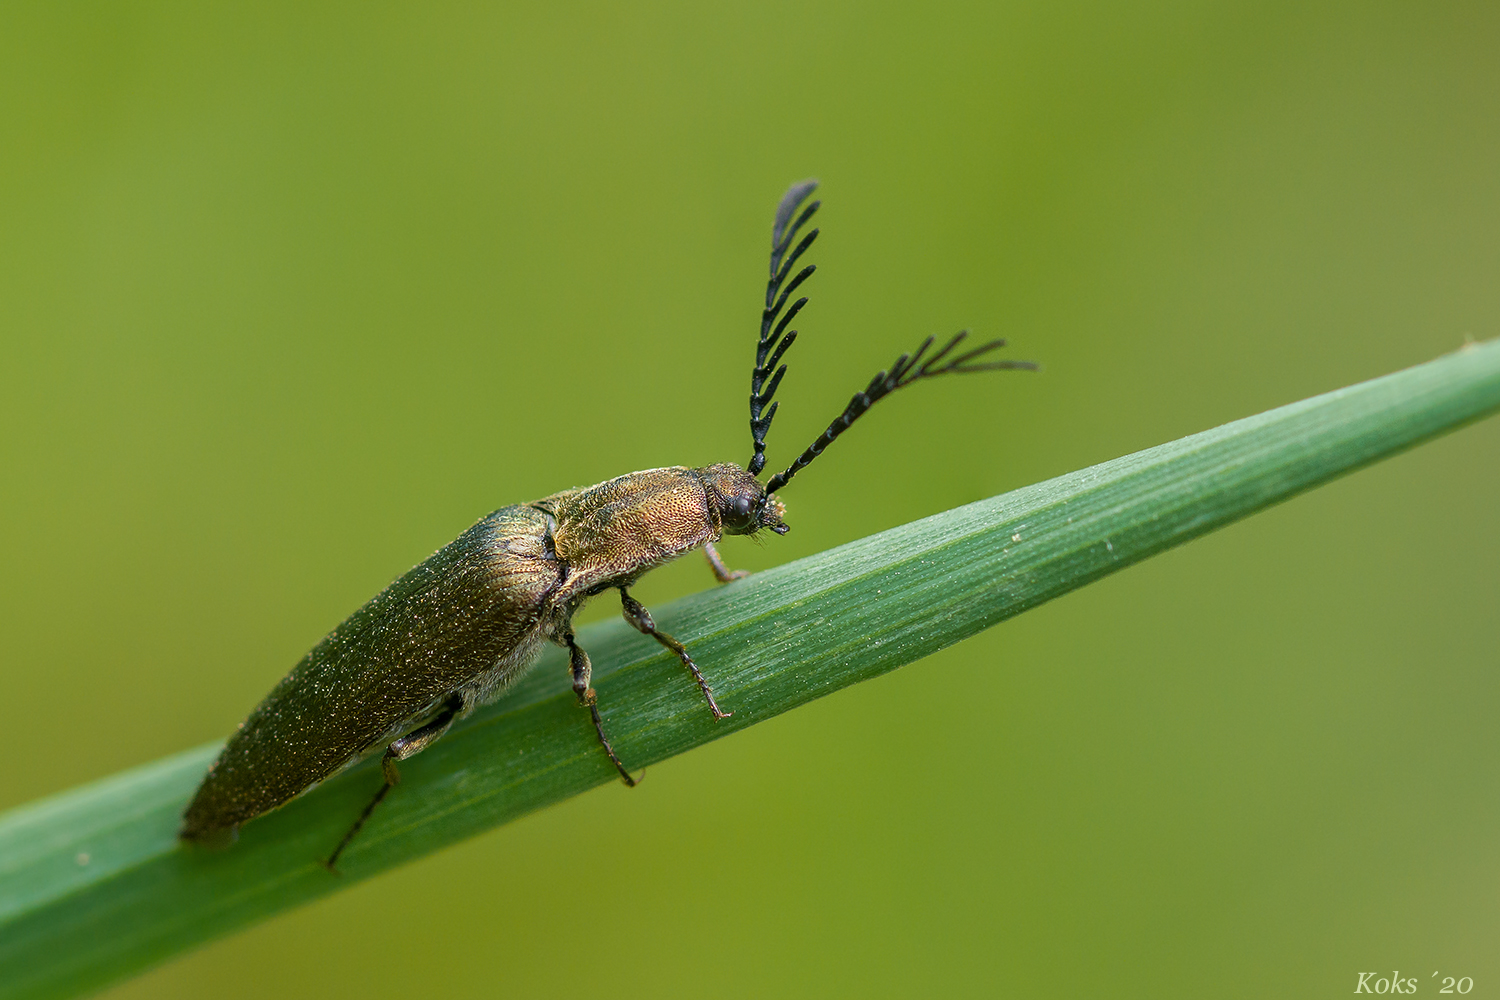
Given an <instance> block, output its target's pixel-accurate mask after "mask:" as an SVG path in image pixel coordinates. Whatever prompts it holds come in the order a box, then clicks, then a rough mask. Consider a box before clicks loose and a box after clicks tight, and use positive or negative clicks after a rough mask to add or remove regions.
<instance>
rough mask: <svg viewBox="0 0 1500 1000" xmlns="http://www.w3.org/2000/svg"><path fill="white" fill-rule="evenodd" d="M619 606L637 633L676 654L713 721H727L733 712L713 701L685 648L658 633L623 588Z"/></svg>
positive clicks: (649, 613) (649, 619)
mask: <svg viewBox="0 0 1500 1000" xmlns="http://www.w3.org/2000/svg"><path fill="white" fill-rule="evenodd" d="M620 605H621V609H622V610H621V613H622V614H623V615H624V616H625V620H626V621H628V622H629V623H630V624H631V626H632V627H633V628H634V629H635V630H636V631H637V632H641V633H643V634H645V635H649V636H650V637H651V638H653V639H655V640H656V641H657V642H659V643H661V644H662V645H663V646H665V647H667V648H668V649H670V650H671V651H672V652H674V653H676V654H677V658H678V659H679V660H681V661H682V665H683V666H685V667H687V668H688V672H689V673H691V674H692V675H693V680H695V681H697V682H698V688H699V690H701V691H702V692H703V697H704V698H707V699H708V707H709V709H710V710H711V711H712V712H713V713H714V720H715V721H718V720H719V719H727V718H729V717H730V716H731V715H733V714H734V713H733V712H726V711H724V710H723V709H722V708H720V707H719V703H718V702H716V701H714V690H713V688H711V687H709V686H708V681H707V680H705V679H704V677H703V671H701V670H699V669H698V664H696V663H694V662H693V658H692V657H691V656H690V655H688V651H687V647H686V646H684V645H683V644H682V643H680V642H678V641H677V640H676V639H674V638H672V637H671V636H670V635H667V633H665V632H662V631H659V630H658V629H657V627H656V622H655V621H653V620H652V618H651V612H649V611H647V610H646V609H645V607H644V606H642V604H641V602H640V601H637V600H636V599H635V598H634V597H631V596H630V594H629V593H627V592H626V590H625V588H624V587H621V588H620Z"/></svg>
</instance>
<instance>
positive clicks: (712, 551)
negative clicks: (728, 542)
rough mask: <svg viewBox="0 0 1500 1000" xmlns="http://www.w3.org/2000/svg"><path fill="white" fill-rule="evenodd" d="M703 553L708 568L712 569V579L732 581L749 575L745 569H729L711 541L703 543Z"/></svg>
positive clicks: (724, 581)
mask: <svg viewBox="0 0 1500 1000" xmlns="http://www.w3.org/2000/svg"><path fill="white" fill-rule="evenodd" d="M703 555H704V558H706V559H707V560H708V568H709V569H711V570H713V571H714V579H715V580H718V581H719V582H720V583H733V582H734V581H735V580H743V579H744V578H745V577H747V576H749V575H750V571H749V570H747V569H730V568H729V567H728V566H726V565H724V557H723V556H721V555H719V550H718V549H716V548H714V543H713V542H704V543H703Z"/></svg>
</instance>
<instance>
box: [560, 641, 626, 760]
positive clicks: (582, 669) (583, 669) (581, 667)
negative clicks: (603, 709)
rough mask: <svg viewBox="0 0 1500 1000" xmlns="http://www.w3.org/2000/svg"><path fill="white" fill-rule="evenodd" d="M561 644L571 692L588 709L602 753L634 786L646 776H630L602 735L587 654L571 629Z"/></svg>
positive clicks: (602, 721) (596, 697)
mask: <svg viewBox="0 0 1500 1000" xmlns="http://www.w3.org/2000/svg"><path fill="white" fill-rule="evenodd" d="M562 641H563V645H565V646H567V647H568V664H569V668H570V669H571V670H572V672H573V693H574V694H576V695H578V703H579V704H580V705H583V706H585V707H586V708H587V709H588V710H589V715H590V716H591V717H592V718H593V720H594V732H595V733H597V734H598V735H599V745H600V746H601V747H603V748H604V753H605V754H606V755H607V756H608V757H609V761H610V763H611V764H613V765H614V766H615V770H616V771H619V772H620V780H621V781H623V782H625V784H626V785H627V786H628V787H630V788H634V787H635V786H636V782H638V781H640V780H641V778H644V777H645V776H646V772H644V771H642V772H641V778H636V777H632V776H631V774H630V769H629V768H627V767H626V766H625V763H624V761H622V760H620V755H619V754H617V753H615V748H614V745H613V744H612V743H610V742H609V737H608V736H605V735H604V719H603V718H602V717H600V715H599V695H598V694H597V693H595V691H594V689H593V688H592V687H590V686H589V679H590V678H591V677H592V676H593V674H594V667H593V664H591V663H590V662H589V654H587V653H585V652H584V651H583V650H582V648H580V647H579V645H578V643H576V642H574V641H573V633H572V631H571V630H569V631H568V632H567V634H565V635H564V636H562Z"/></svg>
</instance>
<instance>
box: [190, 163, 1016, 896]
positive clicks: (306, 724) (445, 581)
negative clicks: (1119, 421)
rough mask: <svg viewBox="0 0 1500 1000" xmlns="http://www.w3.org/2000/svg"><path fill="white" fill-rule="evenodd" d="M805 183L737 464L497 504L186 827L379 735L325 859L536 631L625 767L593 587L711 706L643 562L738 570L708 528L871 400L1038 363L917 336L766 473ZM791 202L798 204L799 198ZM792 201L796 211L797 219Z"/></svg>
mask: <svg viewBox="0 0 1500 1000" xmlns="http://www.w3.org/2000/svg"><path fill="white" fill-rule="evenodd" d="M816 187H817V183H816V182H815V181H804V182H802V183H800V184H795V185H793V186H792V187H791V189H790V190H789V191H787V193H786V195H785V196H784V197H783V198H782V200H781V203H780V205H779V206H778V207H777V210H776V219H775V223H774V225H773V226H772V230H771V268H770V278H769V280H768V282H767V285H766V299H765V306H764V308H763V311H762V313H761V326H760V340H759V343H758V344H757V346H756V354H755V368H754V369H753V370H752V372H751V377H750V432H751V440H752V444H753V449H754V450H753V453H752V455H751V459H750V462H749V464H748V466H746V467H743V468H742V467H740V466H738V465H735V464H732V463H724V464H721V465H710V466H705V467H703V468H699V469H690V468H687V467H685V466H673V467H670V468H664V469H647V470H646V471H644V472H632V473H630V474H628V475H624V476H620V477H619V478H617V479H611V480H609V481H608V482H604V483H600V484H599V485H597V486H589V487H586V488H580V489H572V490H565V491H563V492H561V493H554V494H553V495H552V496H549V497H544V498H543V499H541V500H537V501H535V502H533V503H528V504H521V505H519V506H514V507H501V508H500V509H499V510H497V511H495V512H494V513H492V514H489V515H487V516H486V517H483V518H481V519H480V520H479V521H478V522H477V523H476V524H474V526H473V527H471V528H469V530H467V531H465V532H464V533H463V534H462V535H459V536H458V538H456V539H455V540H454V541H452V542H450V543H449V544H447V545H445V546H443V547H442V548H441V549H439V550H438V551H437V552H435V553H433V554H432V555H431V556H430V557H428V558H427V559H426V560H424V561H423V562H421V563H419V564H418V565H417V566H415V567H413V568H412V569H411V570H410V571H408V572H407V573H405V574H404V575H403V576H401V577H400V578H399V579H397V580H396V581H395V582H394V583H392V584H391V585H390V586H389V587H387V588H385V590H383V591H381V592H380V593H379V594H377V595H376V596H375V597H374V598H373V599H372V600H371V601H370V602H369V603H368V604H366V605H365V606H364V607H362V608H360V609H359V610H358V611H356V612H355V613H354V614H353V615H351V616H350V617H349V618H348V620H346V621H345V622H344V623H343V624H341V625H340V626H339V627H338V628H336V629H334V630H333V631H332V632H330V633H329V634H328V636H327V637H326V638H324V639H323V641H322V642H320V643H318V644H317V645H316V646H315V647H313V649H312V651H311V652H309V653H308V654H307V655H306V656H305V657H303V658H302V661H301V662H300V663H298V664H297V666H296V667H295V668H294V669H293V670H292V672H291V673H289V674H287V676H286V677H285V678H283V679H282V681H281V682H280V683H279V684H277V685H276V687H275V688H274V689H273V690H272V691H271V693H270V694H269V695H267V696H266V699H265V700H264V701H263V702H261V703H260V705H258V706H257V707H256V709H255V711H253V712H251V713H250V717H249V718H248V719H246V720H245V721H244V722H243V723H242V724H241V725H240V726H239V728H238V729H236V730H235V732H234V734H233V735H231V736H230V738H229V741H228V743H227V744H226V745H225V747H224V750H223V752H222V753H220V754H219V757H218V759H217V760H215V761H214V763H213V765H212V766H210V767H209V770H208V774H207V775H206V776H205V777H204V779H203V784H202V785H200V786H199V788H198V793H197V795H196V796H194V798H193V801H192V803H191V804H190V805H189V806H188V808H187V812H186V813H185V814H184V816H183V824H182V830H181V834H180V835H181V836H182V838H183V839H185V840H191V841H202V842H221V841H228V840H232V839H233V838H234V836H235V834H236V831H237V830H238V828H239V826H240V824H242V823H245V822H247V821H249V820H252V819H254V818H255V817H257V816H259V815H261V814H263V813H266V812H269V811H271V810H272V809H275V808H277V807H278V806H280V805H283V804H285V803H286V802H288V801H289V800H291V799H293V798H295V797H296V796H298V795H300V794H302V793H303V792H304V791H306V790H307V789H309V788H310V787H312V786H313V785H315V784H317V783H318V782H320V781H322V780H323V779H325V778H327V777H329V776H330V775H332V774H334V773H336V772H338V771H340V770H341V769H343V768H344V767H346V766H348V765H349V764H351V763H353V762H354V761H356V760H359V759H360V758H361V757H363V756H365V755H366V754H368V753H371V752H374V751H376V750H379V749H380V748H381V747H384V748H385V754H384V756H383V758H382V760H381V766H382V771H383V774H384V778H385V783H384V784H383V785H382V786H381V788H380V791H379V792H377V793H376V794H375V797H374V798H373V799H372V800H371V801H370V804H369V805H368V806H366V807H365V810H364V812H363V814H362V815H360V816H359V817H358V818H357V819H355V820H354V822H353V825H352V826H351V827H350V829H349V832H348V833H347V834H345V836H344V838H343V840H342V841H341V842H340V843H339V844H338V845H337V846H336V847H335V848H334V850H333V853H332V854H331V855H330V857H329V858H328V860H327V862H326V864H327V865H328V866H329V867H330V868H332V867H333V866H334V864H335V862H336V861H337V860H338V857H339V855H340V854H341V853H342V852H343V850H344V848H345V847H347V846H348V844H349V843H350V841H351V840H353V838H354V836H355V834H356V833H358V831H359V829H360V827H361V826H362V825H363V824H364V822H365V821H366V820H367V819H368V818H369V816H370V814H371V812H372V811H373V810H374V809H375V807H376V806H377V805H378V804H379V803H380V801H381V799H383V798H384V797H385V795H386V794H387V793H388V792H389V791H390V790H391V788H392V787H393V786H394V785H395V784H396V783H397V782H398V781H399V780H400V774H399V772H398V771H397V769H396V762H397V761H400V760H404V759H406V758H407V757H410V756H412V755H413V754H416V753H419V752H421V751H422V750H424V749H426V748H427V747H428V746H430V745H431V744H432V743H433V742H434V741H435V740H437V739H438V738H439V737H441V736H442V735H443V733H444V732H446V731H447V729H448V727H449V726H451V725H452V724H453V722H454V720H456V719H459V718H462V717H463V716H465V715H467V714H468V713H469V712H471V711H473V710H474V708H475V707H476V706H478V705H482V704H484V703H485V702H488V701H492V700H494V699H495V698H497V697H499V696H500V695H501V694H502V693H503V692H504V691H505V689H506V687H507V686H508V685H510V684H511V682H513V681H514V680H515V679H516V678H517V677H519V676H520V675H521V674H522V673H524V672H525V671H526V669H527V668H528V667H529V666H530V665H531V664H532V662H533V661H534V660H535V659H536V656H537V652H538V650H539V649H540V648H541V645H542V643H543V642H553V643H556V644H557V645H559V646H563V647H565V648H566V649H567V650H568V651H569V655H570V661H569V662H570V670H571V672H572V677H573V690H574V692H575V693H576V694H577V696H578V699H579V702H580V703H581V704H582V705H583V706H585V707H586V708H588V710H589V713H590V716H591V718H592V721H593V725H594V731H595V734H596V736H597V737H598V740H599V744H600V747H601V748H602V749H603V751H604V753H605V754H606V755H607V756H608V757H609V759H610V761H612V762H613V763H614V765H615V767H616V768H617V769H618V771H619V773H620V777H621V779H622V780H623V781H624V782H625V783H626V784H627V785H633V784H635V779H634V778H633V777H632V776H631V774H630V772H629V771H628V770H627V769H626V767H625V765H624V763H623V762H622V761H621V760H620V757H619V755H618V754H617V753H616V752H615V749H614V747H613V746H612V745H611V744H610V741H609V739H608V737H607V736H606V735H605V729H604V722H603V719H602V717H601V716H600V713H599V705H598V699H597V697H596V695H595V693H594V690H593V688H592V687H590V685H589V678H590V674H591V667H590V664H589V658H588V654H587V653H585V652H584V651H583V650H582V649H580V648H579V647H578V645H577V643H576V642H575V641H574V635H573V626H572V619H573V615H574V613H575V612H576V611H577V610H578V609H579V608H580V607H582V606H583V604H584V602H586V601H587V600H588V599H589V598H590V597H594V596H596V595H598V594H601V593H603V592H604V591H606V590H618V591H619V592H620V600H621V605H622V611H623V614H624V616H625V620H626V621H628V622H630V624H631V625H633V626H634V627H635V628H636V629H638V630H640V631H641V632H643V633H645V634H647V635H650V636H652V637H653V638H655V639H656V640H657V641H658V642H660V643H661V644H662V645H663V646H665V647H667V648H668V649H670V650H672V651H673V652H674V653H675V654H676V655H677V656H678V658H679V659H680V660H681V661H682V663H683V665H684V666H685V667H687V669H688V670H689V672H691V674H692V676H693V679H694V680H695V681H696V682H697V684H698V687H699V688H700V689H701V690H702V692H703V696H704V698H705V699H706V700H707V702H708V707H709V709H710V711H712V712H713V714H714V717H715V718H724V717H726V716H727V715H728V714H729V713H728V712H725V711H722V710H721V709H720V708H719V705H718V703H717V701H716V700H715V699H714V694H713V690H712V689H711V688H710V687H709V684H708V682H707V681H706V680H705V679H704V677H703V674H702V672H701V671H700V670H699V668H698V665H697V664H696V663H695V662H694V661H693V658H692V657H691V656H690V655H689V654H688V651H687V649H686V648H685V647H684V646H683V645H682V643H680V642H678V641H677V640H676V639H674V638H672V637H671V636H669V635H667V634H666V633H664V632H662V631H660V630H658V629H657V628H656V624H655V622H653V621H652V619H651V614H650V612H648V611H647V610H646V609H645V608H644V607H642V606H641V605H640V604H639V603H637V602H636V601H635V600H634V599H633V598H632V597H631V596H630V593H629V587H630V586H631V585H632V584H633V583H635V581H636V580H637V579H638V578H639V577H640V576H641V574H643V573H645V572H647V571H648V570H651V569H654V568H655V567H657V566H660V565H662V564H663V563H665V562H668V561H670V560H672V559H675V558H677V557H678V556H680V555H682V554H683V553H684V552H688V551H690V550H692V549H702V550H703V552H704V554H705V555H706V556H707V558H708V562H709V565H710V567H711V568H712V569H713V571H714V575H715V576H716V577H717V578H718V580H719V581H720V582H721V583H727V582H729V581H731V580H734V579H737V578H738V577H740V576H743V575H744V574H743V573H732V572H730V571H729V570H728V569H726V568H725V566H724V563H723V561H722V560H721V559H720V558H719V555H718V552H717V551H716V550H715V549H714V542H716V541H718V540H719V539H720V538H722V537H723V536H724V535H749V534H754V533H755V532H758V531H761V530H762V529H768V530H770V531H773V532H775V533H777V534H785V533H786V532H787V530H788V528H787V525H786V523H785V522H784V521H783V520H782V518H783V516H784V514H785V510H786V509H785V507H784V506H783V504H782V502H781V500H780V499H778V498H777V496H776V493H775V491H776V490H778V489H780V488H781V487H782V486H784V485H786V483H787V482H788V481H790V480H791V478H792V477H793V476H795V475H796V474H797V473H798V472H799V471H800V470H801V469H803V468H805V467H806V466H807V465H808V464H809V463H811V462H812V461H813V459H815V458H816V457H817V456H818V455H820V454H822V452H823V449H824V448H825V447H827V446H828V444H829V443H830V442H831V441H833V440H834V438H836V437H838V436H839V435H840V434H842V433H843V432H844V431H845V430H847V429H848V428H849V426H850V425H851V424H853V422H854V421H855V420H857V419H858V418H859V417H860V415H861V414H863V413H864V412H865V411H866V410H868V409H869V408H870V407H871V406H872V405H874V403H876V402H877V401H878V400H880V399H881V398H883V397H885V396H886V395H888V394H890V393H891V392H893V391H895V390H896V389H899V388H901V387H902V386H905V385H909V384H911V383H912V382H915V381H917V380H918V379H922V378H931V377H934V376H937V375H944V374H949V373H963V372H976V371H993V370H998V369H1018V368H1020V369H1034V368H1035V367H1036V366H1035V365H1034V364H1032V363H1031V362H1028V361H1010V360H992V359H989V358H988V357H987V356H988V355H990V353H991V352H992V351H994V350H996V349H998V348H1000V347H1003V346H1004V345H1005V342H1004V341H1003V340H995V341H990V342H989V343H986V344H982V345H980V346H978V347H972V348H969V349H968V350H966V351H959V350H958V348H959V345H960V344H961V343H962V342H963V341H964V339H965V338H966V336H967V333H966V332H960V333H958V334H957V335H955V336H954V337H952V338H951V339H950V340H949V341H948V342H947V343H946V344H945V345H944V346H943V347H942V348H940V349H939V350H938V351H937V352H936V353H934V354H931V355H928V350H929V349H930V348H931V347H932V345H933V342H934V338H932V337H928V338H927V339H926V340H924V341H923V342H922V344H921V346H920V347H919V348H918V349H917V350H916V351H915V352H914V353H912V354H910V355H907V354H903V355H901V357H900V358H898V359H897V360H896V363H895V364H893V365H892V366H891V368H890V369H889V370H888V371H882V372H880V373H879V374H877V375H876V376H875V377H874V379H872V380H871V381H870V384H869V385H868V386H867V387H866V388H865V389H864V390H863V391H861V392H858V393H856V394H855V395H854V397H853V399H851V400H850V402H849V405H848V406H847V407H845V408H844V412H843V413H841V414H840V415H839V416H838V418H837V419H836V420H834V422H833V423H832V424H830V425H829V427H828V429H827V430H825V431H824V432H823V433H822V435H820V436H819V437H818V439H817V440H816V441H814V442H813V443H812V444H811V445H810V446H808V448H807V449H806V450H805V451H804V452H803V453H802V454H801V455H799V456H798V457H797V459H796V460H795V461H793V462H792V464H791V465H789V466H788V467H787V468H786V469H785V470H784V471H783V472H780V473H777V474H776V475H774V476H772V477H771V478H770V479H769V480H768V481H767V482H766V483H764V484H762V483H761V482H760V480H759V479H758V478H757V477H758V476H759V474H760V472H761V471H762V470H763V469H764V468H765V439H766V432H767V431H768V430H769V429H770V426H771V420H772V418H773V417H774V416H775V414H776V407H777V405H778V404H776V403H774V402H772V396H774V395H775V392H776V388H777V386H778V385H780V383H781V379H782V376H783V375H785V374H786V366H785V365H783V364H780V361H781V358H782V356H783V355H784V354H785V353H786V351H787V349H788V348H789V347H791V345H792V342H793V341H794V340H795V339H796V336H797V331H795V330H788V329H787V326H788V325H789V324H790V322H791V320H792V318H793V317H794V316H796V315H797V313H799V312H800V311H801V310H802V308H803V306H805V305H806V304H807V299H806V298H805V297H804V298H799V299H798V300H797V301H795V302H793V303H792V304H791V305H790V306H789V307H788V305H787V300H788V299H789V298H790V297H791V295H792V293H793V292H794V291H795V290H796V289H797V287H798V286H799V285H801V284H802V283H803V282H804V281H806V280H807V278H808V277H809V276H810V275H811V274H812V273H813V271H814V268H813V267H812V266H811V265H809V266H807V267H804V268H802V270H800V271H798V272H797V273H796V274H795V275H792V274H791V272H792V268H793V267H794V266H795V264H796V262H797V260H798V258H800V257H801V256H802V254H803V253H805V252H806V251H807V249H808V247H810V246H811V245H812V243H813V241H814V240H815V239H816V238H817V236H818V230H816V229H814V230H811V231H810V232H808V233H807V235H806V236H804V237H802V239H801V240H800V241H797V242H796V245H795V246H793V241H796V240H797V234H798V232H799V231H800V230H801V229H802V227H803V226H804V225H805V224H806V223H807V221H808V220H809V219H810V218H811V217H812V215H813V213H815V212H816V211H817V210H818V207H819V204H820V203H819V202H816V201H815V202H813V203H812V204H810V205H808V206H807V207H806V208H802V204H803V203H804V202H805V201H806V200H807V198H808V196H809V195H810V194H811V193H812V191H813V189H814V188H816ZM799 209H801V211H800V213H799V211H798V210H799ZM794 216H795V219H794Z"/></svg>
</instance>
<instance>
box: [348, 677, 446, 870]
mask: <svg viewBox="0 0 1500 1000" xmlns="http://www.w3.org/2000/svg"><path fill="white" fill-rule="evenodd" d="M463 710H464V699H463V696H462V695H458V694H455V695H453V696H452V697H450V698H449V699H448V700H447V701H445V702H443V709H442V711H440V712H438V714H437V715H435V716H433V718H432V721H431V722H428V723H427V724H426V725H423V726H419V727H418V728H416V729H413V730H412V731H411V732H409V733H407V734H406V735H405V736H403V737H401V738H400V739H398V740H394V741H392V742H391V745H390V746H388V747H386V748H385V755H384V756H382V757H381V758H380V773H381V775H382V776H383V777H384V778H385V784H383V785H381V786H380V791H378V792H376V793H375V797H374V798H373V799H371V800H370V804H369V805H367V806H365V811H364V812H362V813H360V814H359V819H357V820H355V821H354V825H353V826H351V827H350V828H349V832H348V833H346V834H344V839H343V840H341V841H339V846H337V847H335V848H334V849H333V853H332V854H330V855H329V856H328V860H327V861H325V862H323V866H324V867H325V868H327V869H328V870H329V871H336V869H335V868H334V867H333V866H334V862H336V861H338V859H339V855H340V854H343V853H344V848H346V847H348V846H349V842H350V841H351V840H353V839H354V835H355V834H357V833H359V829H360V827H362V826H364V825H365V820H367V819H369V818H370V813H372V812H374V811H375V807H376V806H378V805H380V800H381V799H383V798H385V796H386V793H387V792H389V791H390V790H391V789H392V788H394V787H395V786H396V785H398V784H400V783H401V772H400V771H398V770H397V769H396V761H398V760H405V759H406V758H408V757H411V756H413V755H414V754H419V753H421V752H422V751H423V750H426V749H427V748H428V747H430V746H432V744H433V743H434V742H436V740H437V738H438V737H439V736H442V735H443V734H444V733H446V732H447V731H448V727H449V726H451V725H453V720H454V719H455V718H457V717H458V713H460V712H462V711H463Z"/></svg>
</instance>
